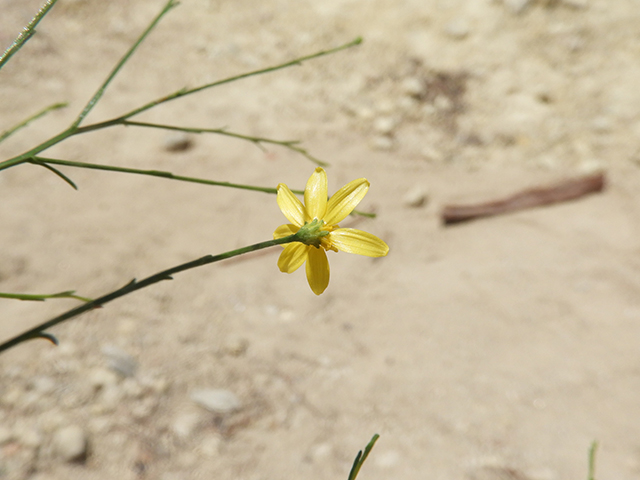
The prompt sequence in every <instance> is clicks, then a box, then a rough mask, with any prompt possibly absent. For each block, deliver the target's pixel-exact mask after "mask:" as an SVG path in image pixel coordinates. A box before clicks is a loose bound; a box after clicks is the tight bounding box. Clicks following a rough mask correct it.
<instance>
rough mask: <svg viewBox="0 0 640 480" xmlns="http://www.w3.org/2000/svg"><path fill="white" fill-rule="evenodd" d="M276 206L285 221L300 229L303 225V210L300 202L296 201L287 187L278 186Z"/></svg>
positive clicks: (282, 184) (283, 185) (296, 198)
mask: <svg viewBox="0 0 640 480" xmlns="http://www.w3.org/2000/svg"><path fill="white" fill-rule="evenodd" d="M277 201H278V206H279V207H280V210H282V213H283V214H284V216H285V217H287V220H289V221H290V222H291V223H293V224H294V225H296V226H298V227H301V226H303V225H304V221H305V220H304V218H305V209H304V206H303V205H302V202H301V201H300V200H298V197H296V196H295V195H294V194H293V192H292V191H291V190H289V187H287V186H286V185H285V184H284V183H281V184H279V185H278V198H277Z"/></svg>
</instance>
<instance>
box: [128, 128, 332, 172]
mask: <svg viewBox="0 0 640 480" xmlns="http://www.w3.org/2000/svg"><path fill="white" fill-rule="evenodd" d="M122 125H124V126H127V127H128V126H132V127H147V128H158V129H162V130H173V131H178V132H186V133H217V134H218V135H226V136H227V137H232V138H238V139H240V140H246V141H248V142H251V143H254V144H255V145H257V146H258V147H261V148H262V144H263V143H268V144H271V145H279V146H281V147H285V148H288V149H289V150H292V151H294V152H297V153H299V154H300V155H302V156H304V157H306V158H308V159H309V160H311V161H312V162H313V163H315V164H316V165H319V166H321V167H327V166H329V164H328V163H327V162H323V161H322V160H320V159H318V158H316V157H314V156H313V155H311V154H310V153H309V152H308V151H307V150H306V149H304V148H302V147H298V146H297V144H299V143H300V141H299V140H273V139H271V138H264V137H252V136H250V135H243V134H241V133H235V132H230V131H228V130H227V129H226V128H193V127H178V126H174V125H164V124H161V123H148V122H133V121H130V120H123V121H122Z"/></svg>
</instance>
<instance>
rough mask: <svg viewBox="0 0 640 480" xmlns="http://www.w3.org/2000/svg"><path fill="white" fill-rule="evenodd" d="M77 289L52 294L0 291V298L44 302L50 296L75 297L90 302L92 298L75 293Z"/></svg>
mask: <svg viewBox="0 0 640 480" xmlns="http://www.w3.org/2000/svg"><path fill="white" fill-rule="evenodd" d="M75 293H76V292H75V290H67V291H66V292H60V293H50V294H43V295H38V294H32V293H0V298H12V299H14V300H25V301H32V302H44V301H45V300H47V299H48V298H74V299H76V300H81V301H83V302H90V301H91V299H90V298H86V297H81V296H79V295H75Z"/></svg>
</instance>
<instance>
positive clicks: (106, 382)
mask: <svg viewBox="0 0 640 480" xmlns="http://www.w3.org/2000/svg"><path fill="white" fill-rule="evenodd" d="M118 380H119V378H118V375H116V373H115V372H112V371H111V370H107V369H105V368H96V369H94V370H92V371H91V372H90V373H89V384H90V385H91V386H92V387H93V389H94V390H102V389H104V388H106V387H109V386H114V385H116V384H117V383H118Z"/></svg>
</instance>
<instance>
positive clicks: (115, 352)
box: [102, 345, 138, 377]
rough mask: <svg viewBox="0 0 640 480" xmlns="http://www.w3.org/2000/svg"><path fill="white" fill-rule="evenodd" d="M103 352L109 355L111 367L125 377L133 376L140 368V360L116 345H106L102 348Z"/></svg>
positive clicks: (106, 355)
mask: <svg viewBox="0 0 640 480" xmlns="http://www.w3.org/2000/svg"><path fill="white" fill-rule="evenodd" d="M102 354H103V355H104V356H105V357H107V360H108V362H109V368H110V369H111V370H113V371H114V372H116V373H118V374H120V375H121V376H123V377H133V375H135V373H136V370H137V369H138V362H137V361H136V359H135V358H133V356H131V355H130V354H128V353H127V352H125V351H124V350H122V349H121V348H118V347H116V346H115V345H106V346H104V347H103V348H102Z"/></svg>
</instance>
